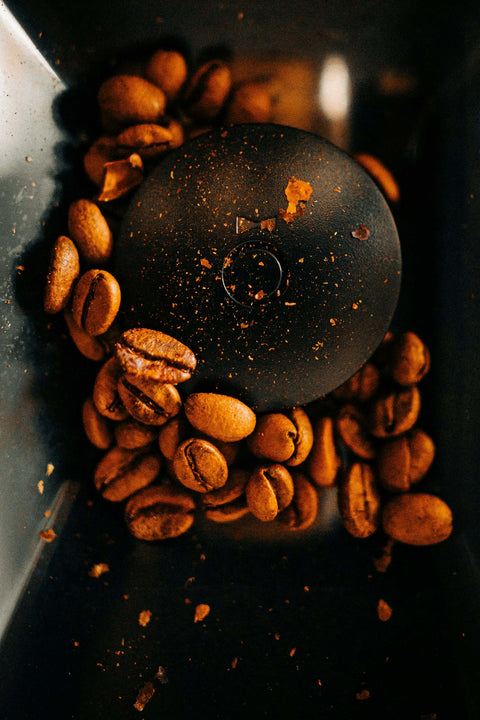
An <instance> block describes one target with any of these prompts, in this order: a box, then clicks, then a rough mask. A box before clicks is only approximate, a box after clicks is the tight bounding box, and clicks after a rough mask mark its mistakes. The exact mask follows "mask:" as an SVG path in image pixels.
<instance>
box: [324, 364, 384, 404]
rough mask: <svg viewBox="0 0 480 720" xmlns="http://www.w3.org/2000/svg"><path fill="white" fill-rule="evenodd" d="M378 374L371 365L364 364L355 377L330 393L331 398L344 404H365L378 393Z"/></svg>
mask: <svg viewBox="0 0 480 720" xmlns="http://www.w3.org/2000/svg"><path fill="white" fill-rule="evenodd" d="M379 386H380V373H379V371H378V368H377V367H376V366H375V365H374V364H373V363H370V362H369V363H365V365H363V366H362V367H361V368H360V370H358V371H357V372H356V373H355V375H352V377H351V378H350V379H349V380H347V381H346V382H344V383H343V385H340V387H338V388H337V389H336V390H334V391H333V392H332V395H333V397H335V398H336V399H337V400H341V401H344V402H352V401H355V402H359V403H365V402H368V400H370V399H371V398H372V397H373V396H374V395H375V393H376V392H377V391H378V388H379Z"/></svg>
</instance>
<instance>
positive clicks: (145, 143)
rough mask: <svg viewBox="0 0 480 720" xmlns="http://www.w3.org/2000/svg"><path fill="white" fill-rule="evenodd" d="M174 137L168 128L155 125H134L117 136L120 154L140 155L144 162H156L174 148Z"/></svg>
mask: <svg viewBox="0 0 480 720" xmlns="http://www.w3.org/2000/svg"><path fill="white" fill-rule="evenodd" d="M172 144H173V135H172V133H171V132H170V130H168V129H167V128H166V127H163V126H162V125H155V124H153V123H143V124H142V125H132V126H130V127H128V128H126V130H124V131H123V132H121V133H120V135H118V136H117V146H118V149H119V151H120V152H122V153H127V154H128V155H130V154H131V153H132V152H135V153H138V154H139V155H140V157H141V158H142V159H143V160H155V159H156V158H159V157H160V156H161V155H164V154H165V153H166V152H167V150H169V149H170V148H171V147H172Z"/></svg>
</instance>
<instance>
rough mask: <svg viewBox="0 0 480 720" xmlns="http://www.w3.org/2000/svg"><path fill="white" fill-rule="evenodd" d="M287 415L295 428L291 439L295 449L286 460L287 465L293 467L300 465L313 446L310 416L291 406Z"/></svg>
mask: <svg viewBox="0 0 480 720" xmlns="http://www.w3.org/2000/svg"><path fill="white" fill-rule="evenodd" d="M288 417H289V419H290V420H291V421H292V423H293V424H294V426H295V430H296V435H295V438H294V440H293V443H294V445H295V450H294V451H293V455H291V456H290V457H289V458H288V460H287V461H286V464H287V465H288V466H289V467H293V466H297V465H301V463H303V462H304V460H306V459H307V457H308V455H309V454H310V450H311V449H312V446H313V428H312V423H311V422H310V418H309V417H308V415H307V413H306V412H305V410H303V409H302V408H299V407H298V408H293V410H290V412H289V413H288Z"/></svg>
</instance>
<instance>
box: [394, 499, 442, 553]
mask: <svg viewBox="0 0 480 720" xmlns="http://www.w3.org/2000/svg"><path fill="white" fill-rule="evenodd" d="M382 526H383V529H384V531H385V533H386V534H387V535H389V536H390V537H391V538H393V539H394V540H397V541H398V542H402V543H406V544H408V545H434V544H436V543H439V542H442V541H443V540H446V539H447V538H448V537H449V536H450V534H451V532H452V511H451V510H450V508H449V507H448V505H447V504H446V503H445V502H444V501H443V500H441V499H440V498H439V497H436V496H435V495H430V494H428V493H404V494H402V495H396V496H395V497H393V498H392V499H391V500H389V501H388V502H387V503H386V505H385V507H384V509H383V513H382Z"/></svg>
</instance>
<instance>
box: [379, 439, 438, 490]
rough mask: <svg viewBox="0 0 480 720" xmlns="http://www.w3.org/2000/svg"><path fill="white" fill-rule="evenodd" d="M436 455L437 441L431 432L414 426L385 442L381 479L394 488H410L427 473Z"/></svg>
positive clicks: (380, 462)
mask: <svg viewBox="0 0 480 720" xmlns="http://www.w3.org/2000/svg"><path fill="white" fill-rule="evenodd" d="M434 455H435V445H434V444H433V441H432V439H431V438H430V436H429V435H427V433H425V432H423V430H420V429H419V428H414V429H413V430H411V431H410V432H409V433H407V434H406V435H402V436H401V437H398V438H392V439H391V440H386V441H385V442H384V443H382V445H381V446H380V448H379V452H378V457H377V472H378V479H379V481H380V483H381V484H382V486H383V487H384V488H385V489H386V490H390V491H391V492H405V491H407V490H410V487H411V485H413V484H415V483H417V482H419V481H420V480H421V479H422V478H423V477H424V475H425V474H426V473H427V471H428V469H429V467H430V465H431V464H432V462H433V458H434Z"/></svg>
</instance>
